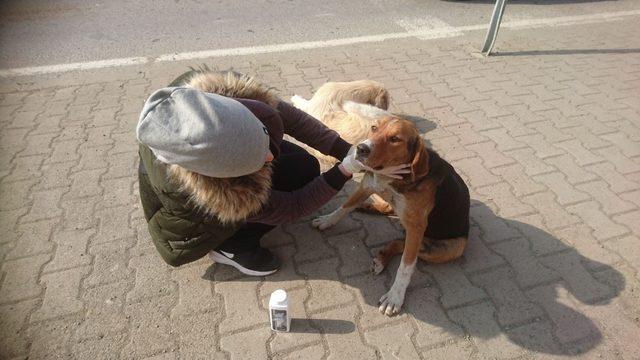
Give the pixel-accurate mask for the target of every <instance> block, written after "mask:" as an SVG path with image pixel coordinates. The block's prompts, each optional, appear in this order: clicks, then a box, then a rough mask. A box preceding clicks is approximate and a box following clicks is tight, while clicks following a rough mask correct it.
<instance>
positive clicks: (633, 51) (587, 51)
mask: <svg viewBox="0 0 640 360" xmlns="http://www.w3.org/2000/svg"><path fill="white" fill-rule="evenodd" d="M636 53H640V49H566V50H530V51H498V52H495V53H492V54H491V56H540V55H579V54H586V55H588V54H595V55H598V54H636Z"/></svg>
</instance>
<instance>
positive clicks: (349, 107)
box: [342, 101, 391, 120]
mask: <svg viewBox="0 0 640 360" xmlns="http://www.w3.org/2000/svg"><path fill="white" fill-rule="evenodd" d="M342 109H343V110H344V111H346V112H348V113H351V114H355V115H360V116H362V117H365V118H369V119H373V120H377V119H380V118H383V117H385V116H389V115H391V113H390V112H388V111H386V110H382V109H380V108H378V107H375V106H373V105H369V104H361V103H357V102H353V101H345V102H344V104H342Z"/></svg>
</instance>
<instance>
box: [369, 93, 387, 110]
mask: <svg viewBox="0 0 640 360" xmlns="http://www.w3.org/2000/svg"><path fill="white" fill-rule="evenodd" d="M371 105H373V106H375V107H377V108H380V109H383V110H387V109H389V92H388V91H387V89H380V90H379V91H378V95H377V96H376V98H375V99H374V100H373V104H371Z"/></svg>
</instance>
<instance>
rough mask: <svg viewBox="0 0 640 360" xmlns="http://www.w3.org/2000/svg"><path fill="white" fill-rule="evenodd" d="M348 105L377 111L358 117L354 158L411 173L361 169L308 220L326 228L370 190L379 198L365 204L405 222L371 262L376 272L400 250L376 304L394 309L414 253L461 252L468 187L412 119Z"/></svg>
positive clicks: (442, 258) (435, 257) (432, 259)
mask: <svg viewBox="0 0 640 360" xmlns="http://www.w3.org/2000/svg"><path fill="white" fill-rule="evenodd" d="M314 97H315V96H314ZM349 107H350V109H349V110H350V111H351V112H352V113H355V114H358V115H359V116H360V117H362V118H364V119H367V117H366V116H364V115H366V114H368V115H374V117H377V119H372V118H369V119H368V120H363V121H362V123H368V124H371V125H370V135H369V136H368V138H367V139H366V140H364V141H362V142H359V144H358V146H357V157H358V159H359V160H360V161H362V162H363V163H364V164H365V165H367V166H368V167H370V168H373V169H382V168H385V167H390V166H396V165H401V164H410V165H411V168H410V169H411V173H410V174H408V175H407V176H405V177H404V178H403V179H393V178H390V177H385V176H381V175H378V174H375V173H370V172H367V173H365V175H364V177H363V180H362V182H361V183H360V186H359V188H358V189H357V190H356V192H354V193H353V194H352V195H351V196H350V197H349V199H348V200H347V201H346V203H345V204H344V205H342V206H341V207H340V208H338V209H337V210H335V211H334V212H332V213H330V214H328V215H325V216H321V217H318V218H316V219H314V220H313V222H312V224H313V226H315V227H317V228H318V229H320V230H323V229H327V228H329V227H331V226H333V225H335V224H336V223H337V222H338V221H339V220H340V219H341V218H342V217H344V216H345V215H346V214H348V213H349V212H351V211H353V210H354V209H356V208H357V207H359V206H360V205H361V204H362V203H363V202H364V201H365V200H366V199H367V198H369V196H371V195H373V194H377V195H379V196H380V197H381V198H382V199H384V200H381V199H378V200H375V199H374V202H373V204H370V206H369V208H372V209H375V210H378V211H380V212H383V213H389V212H393V211H394V210H395V213H396V214H397V216H398V217H399V219H400V222H401V223H402V225H403V227H404V228H405V232H406V236H405V239H398V240H393V241H391V242H390V243H389V244H388V245H387V246H386V247H385V248H384V249H383V250H381V251H380V252H379V254H378V255H377V256H376V257H375V258H374V259H373V265H372V269H373V271H374V272H375V273H376V274H379V273H380V272H382V270H384V268H385V266H386V265H387V264H388V263H389V261H390V259H391V258H392V257H393V256H395V255H397V254H400V253H402V260H401V262H400V266H399V268H398V271H397V273H396V277H395V281H394V283H393V285H392V286H391V289H390V290H389V291H388V292H387V293H386V294H384V295H383V296H382V297H381V298H380V307H379V310H380V311H381V312H382V313H384V314H386V315H394V314H396V313H398V312H399V311H400V308H401V307H402V304H403V302H404V296H405V292H406V289H407V286H408V285H409V282H410V281H411V276H412V274H413V272H414V269H415V266H416V262H417V259H418V258H420V259H422V260H425V261H427V262H429V263H443V262H447V261H451V260H454V259H456V258H458V257H460V256H461V255H462V253H463V251H464V249H465V247H466V244H467V240H468V234H469V206H470V199H469V190H468V188H467V186H466V185H465V183H464V181H463V180H462V178H461V177H460V176H459V175H458V174H457V173H456V171H455V170H454V169H453V167H452V166H451V165H450V164H449V163H448V162H446V161H445V160H444V159H442V158H441V157H440V156H439V155H438V154H437V153H436V152H435V151H433V150H431V149H428V148H427V147H426V146H425V145H424V142H423V139H422V138H421V136H420V133H419V132H418V130H417V129H416V127H415V126H414V124H413V123H411V122H409V121H407V120H403V119H401V118H399V117H396V116H393V115H391V114H389V113H386V112H384V113H383V114H381V113H380V112H375V111H374V112H371V113H368V111H369V109H368V108H367V106H360V105H358V104H351V105H349V106H348V108H349ZM380 115H382V116H380ZM325 116H326V115H325ZM338 132H340V131H338ZM341 135H342V134H341Z"/></svg>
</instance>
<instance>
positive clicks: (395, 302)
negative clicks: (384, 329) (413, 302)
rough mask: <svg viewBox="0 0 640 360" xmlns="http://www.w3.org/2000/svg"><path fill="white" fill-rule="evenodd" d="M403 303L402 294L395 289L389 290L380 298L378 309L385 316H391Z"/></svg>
mask: <svg viewBox="0 0 640 360" xmlns="http://www.w3.org/2000/svg"><path fill="white" fill-rule="evenodd" d="M403 303H404V296H403V295H400V294H399V293H397V292H396V291H393V290H390V291H389V292H388V293H386V294H384V295H382V297H381V298H380V301H379V304H380V306H379V307H378V310H380V312H381V313H383V314H385V315H387V316H393V315H396V314H398V313H399V312H400V308H402V304H403Z"/></svg>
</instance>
